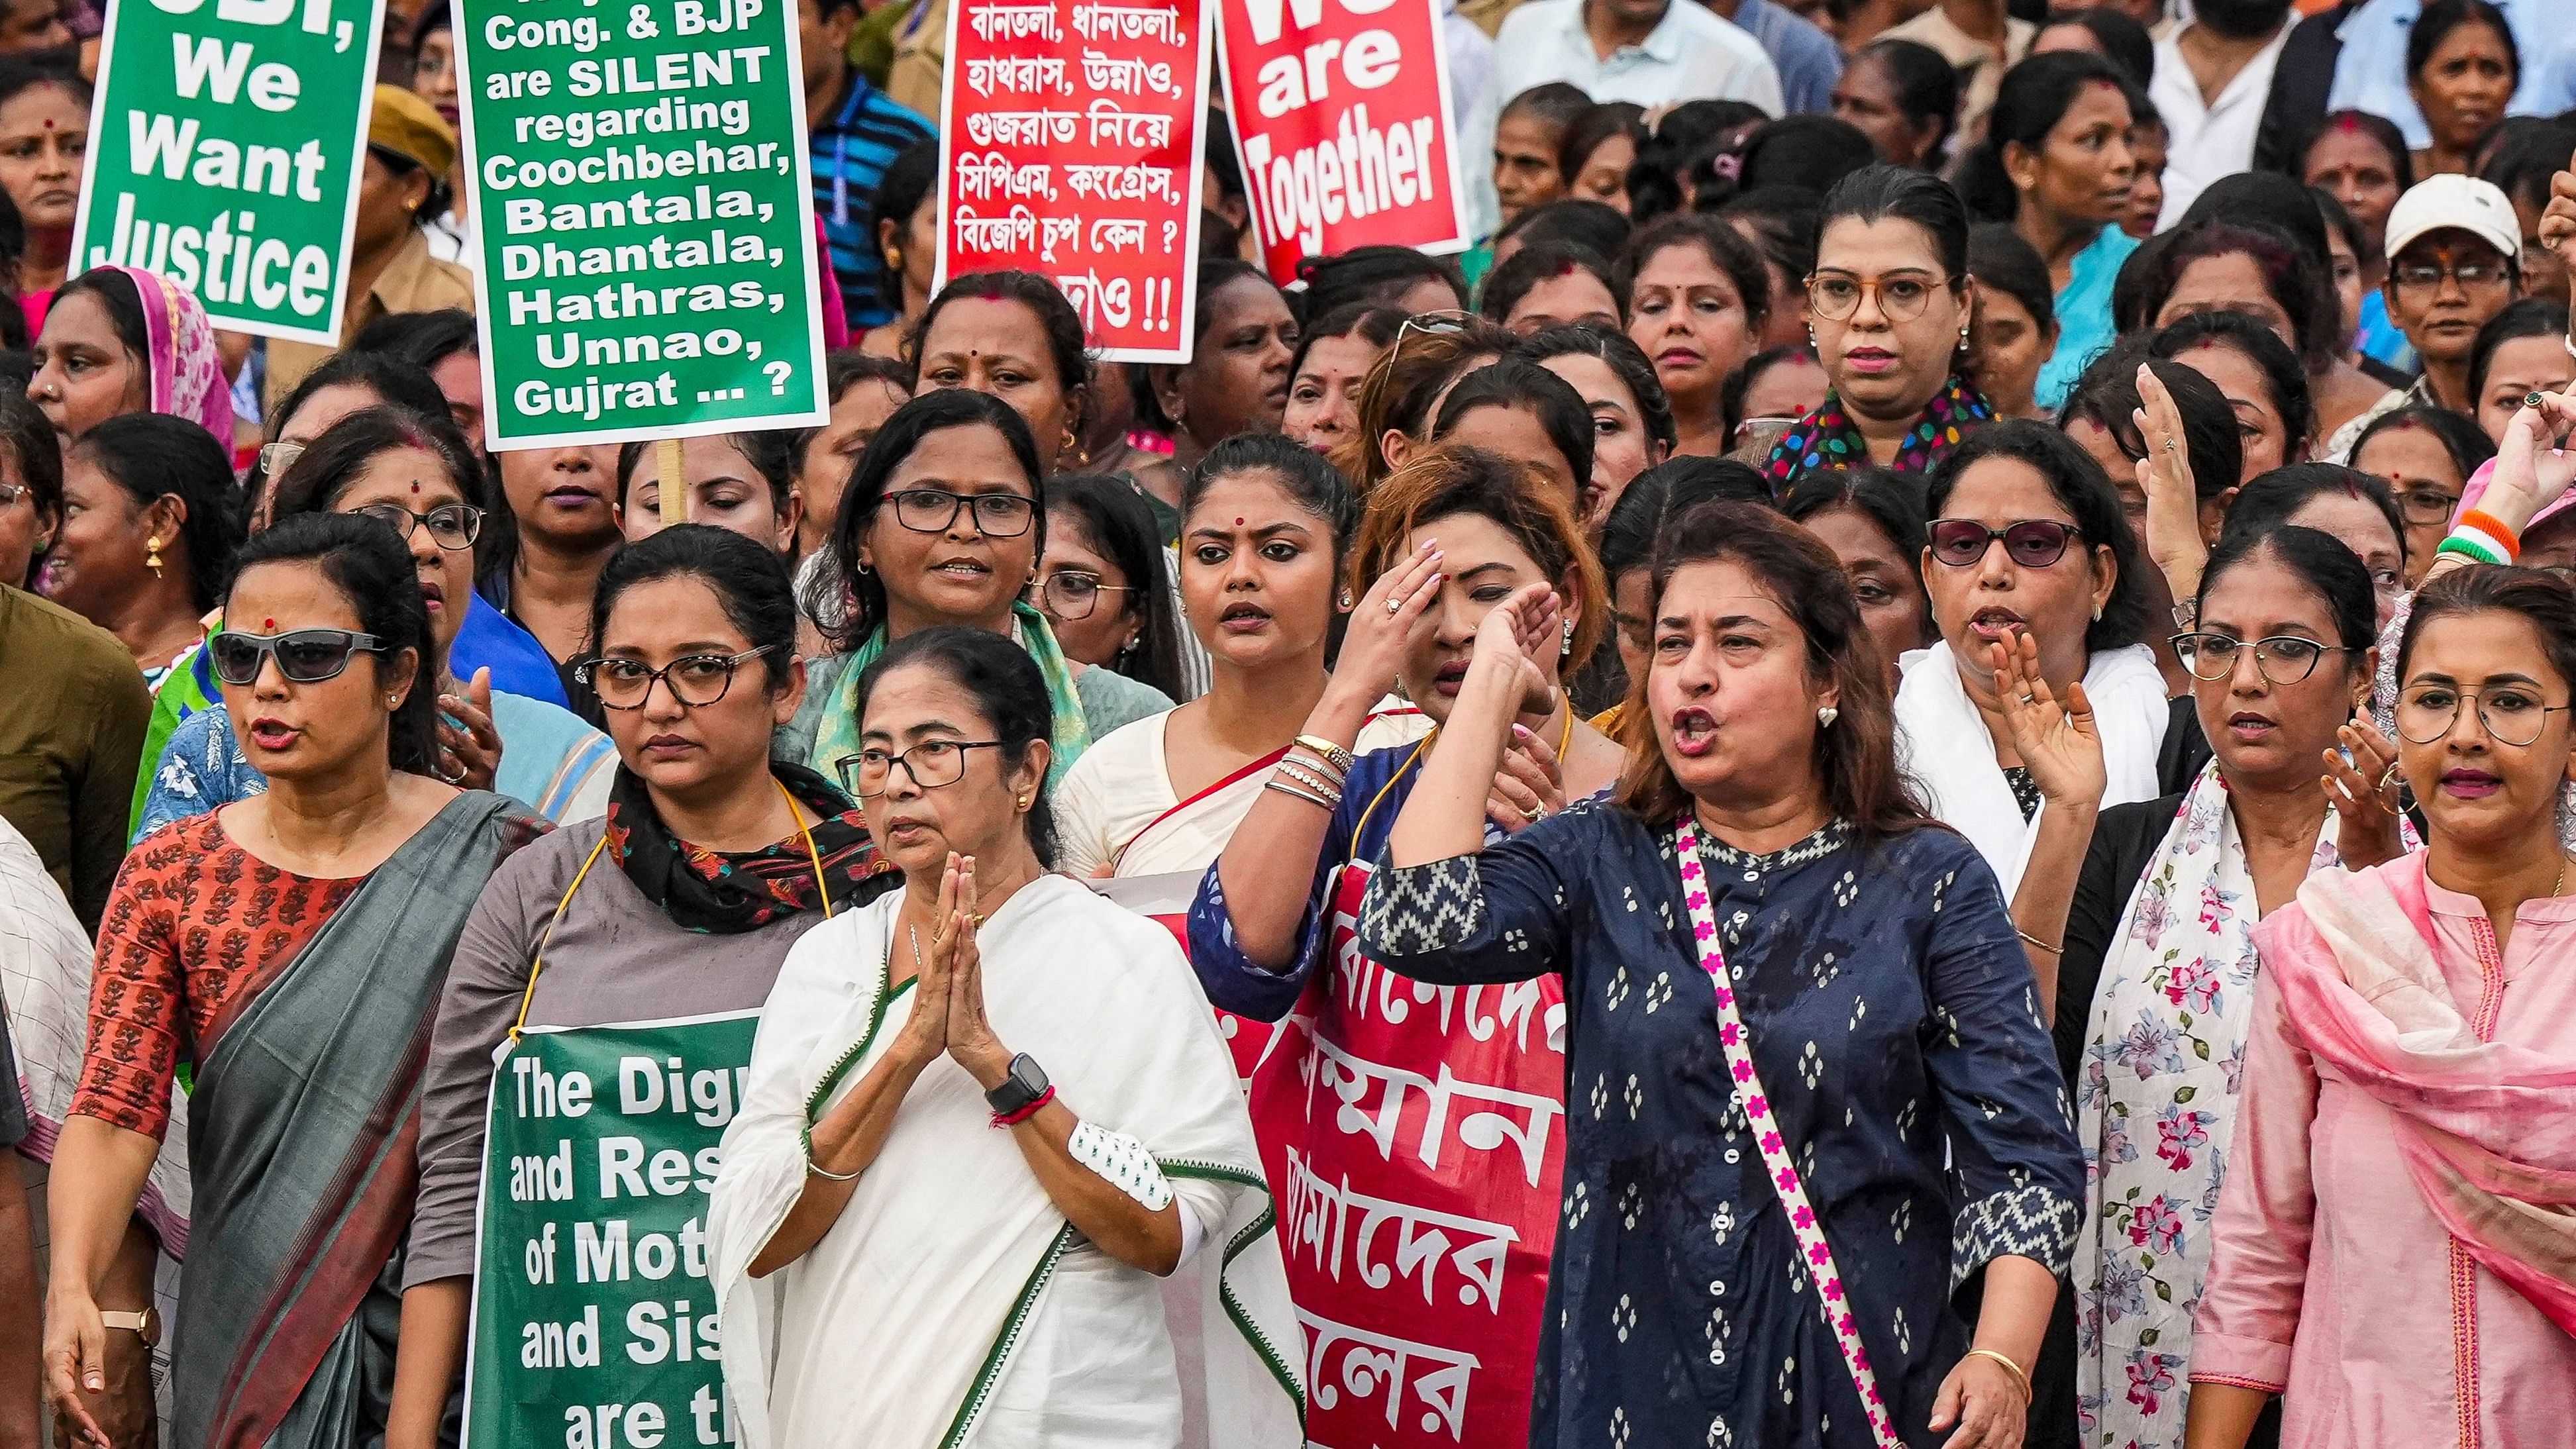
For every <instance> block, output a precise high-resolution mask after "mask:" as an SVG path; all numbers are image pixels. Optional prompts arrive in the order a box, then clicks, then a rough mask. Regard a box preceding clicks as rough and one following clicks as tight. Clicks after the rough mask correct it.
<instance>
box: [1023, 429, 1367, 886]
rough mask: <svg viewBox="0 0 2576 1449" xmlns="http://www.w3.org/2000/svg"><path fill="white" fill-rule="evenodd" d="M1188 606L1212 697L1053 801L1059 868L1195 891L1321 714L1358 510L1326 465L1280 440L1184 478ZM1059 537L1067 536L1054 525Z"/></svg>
mask: <svg viewBox="0 0 2576 1449" xmlns="http://www.w3.org/2000/svg"><path fill="white" fill-rule="evenodd" d="M1187 503H1188V507H1187V508H1186V510H1184V512H1183V514H1182V519H1181V601H1182V605H1183V612H1184V613H1185V614H1186V615H1187V616H1188V618H1189V621H1190V631H1191V632H1192V633H1193V634H1195V635H1197V636H1198V641H1199V644H1200V645H1201V647H1203V648H1205V649H1206V650H1207V652H1208V659H1209V662H1210V665H1211V674H1212V683H1211V684H1210V686H1209V689H1208V692H1207V693H1206V694H1203V695H1201V696H1199V697H1198V698H1197V699H1194V700H1191V701H1189V702H1188V703H1186V704H1183V705H1181V706H1180V707H1179V708H1177V709H1174V710H1171V711H1170V712H1168V713H1165V714H1157V715H1149V716H1147V717H1146V718H1144V719H1140V720H1138V721H1136V722H1135V723H1134V724H1131V725H1128V726H1126V727H1125V728H1123V729H1120V730H1117V731H1115V732H1114V733H1112V734H1110V735H1108V736H1106V737H1105V738H1102V739H1100V740H1098V741H1095V742H1094V743H1093V745H1092V747H1091V748H1090V749H1089V750H1088V751H1085V752H1084V754H1083V757H1082V759H1081V761H1080V762H1078V763H1077V764H1075V766H1074V767H1073V769H1072V770H1070V771H1069V772H1067V773H1066V775H1065V779H1064V784H1063V786H1062V787H1061V788H1059V789H1058V790H1057V791H1056V793H1055V801H1054V804H1055V813H1056V834H1057V837H1058V839H1059V841H1060V842H1061V847H1060V850H1059V852H1058V860H1057V865H1058V867H1059V868H1060V869H1062V870H1065V871H1069V872H1071V873H1072V874H1074V875H1112V876H1146V875H1164V874H1169V873H1171V872H1175V871H1187V872H1189V874H1190V876H1191V878H1192V879H1193V880H1195V879H1196V878H1197V877H1198V876H1199V875H1200V874H1201V873H1203V872H1205V871H1206V869H1207V868H1208V866H1209V865H1210V864H1211V863H1213V862H1214V861H1215V860H1216V858H1217V853H1218V852H1219V851H1222V850H1223V849H1225V844H1226V841H1227V840H1228V839H1230V838H1232V836H1233V834H1234V829H1235V827H1236V826H1237V825H1238V824H1240V823H1242V820H1243V817H1244V813H1245V812H1246V811H1248V810H1250V809H1251V808H1252V804H1253V802H1254V801H1255V800H1258V799H1259V798H1260V797H1261V792H1262V785H1263V782H1264V781H1265V780H1267V779H1268V778H1269V776H1270V770H1271V767H1272V766H1274V765H1276V764H1278V763H1279V761H1280V759H1281V758H1282V757H1284V756H1285V755H1286V754H1287V752H1288V747H1289V745H1290V743H1291V741H1292V740H1293V739H1294V738H1295V735H1294V731H1295V730H1296V728H1297V727H1298V724H1299V722H1301V721H1303V720H1305V719H1306V718H1307V717H1308V716H1310V715H1312V714H1313V713H1314V712H1315V705H1316V702H1317V701H1318V700H1320V699H1322V698H1323V694H1324V689H1325V683H1326V678H1327V674H1326V668H1325V661H1326V657H1327V656H1328V654H1329V653H1330V652H1331V646H1332V643H1333V640H1334V637H1335V635H1336V634H1337V633H1339V631H1340V627H1341V624H1342V621H1343V618H1344V616H1346V615H1347V614H1348V613H1349V612H1350V611H1349V610H1348V609H1346V608H1343V607H1342V606H1341V602H1340V600H1341V598H1342V597H1343V595H1342V594H1341V592H1340V578H1341V566H1342V555H1343V551H1344V550H1345V549H1347V548H1348V547H1349V545H1350V535H1351V525H1352V521H1353V517H1354V515H1355V514H1356V513H1357V511H1358V510H1357V508H1356V507H1355V506H1354V505H1353V503H1352V501H1351V492H1350V485H1349V484H1348V483H1345V482H1343V481H1342V476H1341V475H1340V474H1339V473H1336V472H1334V471H1333V466H1332V465H1331V464H1330V463H1327V462H1325V461H1324V460H1323V459H1322V458H1320V457H1317V456H1316V455H1315V454H1313V453H1311V452H1309V451H1307V450H1306V449H1304V448H1300V447H1298V446H1297V445H1296V444H1294V443H1291V442H1289V441H1288V440H1287V439H1285V438H1282V437H1278V436H1276V435H1273V434H1265V433H1251V434H1246V435H1244V436H1242V437H1238V438H1229V439H1227V440H1226V441H1224V442H1223V443H1220V444H1218V445H1217V448H1216V451H1214V452H1212V453H1210V454H1208V456H1207V457H1206V458H1204V459H1202V460H1201V461H1200V463H1199V466H1198V468H1197V470H1196V471H1195V472H1193V473H1192V474H1191V476H1190V491H1189V495H1188V498H1187ZM1057 526H1058V527H1061V524H1058V525H1057Z"/></svg>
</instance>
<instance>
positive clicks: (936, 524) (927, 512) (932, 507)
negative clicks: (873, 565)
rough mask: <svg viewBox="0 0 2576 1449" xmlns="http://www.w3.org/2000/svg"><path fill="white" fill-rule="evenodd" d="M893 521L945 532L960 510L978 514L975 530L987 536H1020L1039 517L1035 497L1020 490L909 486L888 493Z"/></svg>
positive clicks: (917, 530) (916, 528)
mask: <svg viewBox="0 0 2576 1449" xmlns="http://www.w3.org/2000/svg"><path fill="white" fill-rule="evenodd" d="M887 496H888V497H889V498H890V499H892V500H893V503H894V521H895V522H897V523H900V524H902V525H903V526H904V527H906V528H908V529H911V530H912V531H913V532H915V533H946V532H947V531H948V529H949V526H950V525H952V524H954V523H955V522H956V521H957V514H958V512H959V511H960V510H968V511H971V512H973V514H974V515H975V530H976V532H978V533H981V534H983V535H984V536H985V537H986V538H1017V537H1019V536H1020V535H1021V534H1024V533H1026V532H1028V531H1029V523H1030V521H1031V520H1032V519H1034V518H1036V517H1037V511H1038V507H1037V503H1036V501H1035V500H1034V499H1030V498H1026V497H1023V496H1022V495H1020V494H1017V493H977V494H975V495H973V496H971V497H969V496H967V495H965V494H959V493H951V492H949V491H948V490H947V489H944V488H906V489H905V490H903V491H902V492H900V493H893V494H889V495H887Z"/></svg>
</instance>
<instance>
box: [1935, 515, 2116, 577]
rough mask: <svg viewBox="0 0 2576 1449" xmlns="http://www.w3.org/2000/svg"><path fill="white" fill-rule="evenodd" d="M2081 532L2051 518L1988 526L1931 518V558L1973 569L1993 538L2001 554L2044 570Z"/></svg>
mask: <svg viewBox="0 0 2576 1449" xmlns="http://www.w3.org/2000/svg"><path fill="white" fill-rule="evenodd" d="M2082 533H2083V530H2082V529H2079V528H2077V527H2076V526H2075V525H2074V524H2071V523H2060V522H2058V521H2057V520H2055V519H2053V518H2025V519H2023V520H2021V521H2020V522H2019V523H2008V524H2006V525H2004V526H2003V527H2001V528H1988V527H1986V526H1985V525H1984V524H1982V523H1979V522H1978V521H1977V520H1975V519H1973V518H1936V519H1933V520H1932V527H1931V539H1932V558H1933V560H1934V561H1935V562H1938V563H1944V564H1948V565H1949V566H1950V567H1952V568H1954V569H1969V568H1975V567H1976V566H1977V565H1978V564H1979V563H1980V562H1982V561H1983V560H1984V559H1985V556H1986V550H1987V549H1988V548H1989V547H1991V546H1993V544H1994V541H1995V540H1996V539H2002V540H2003V542H2004V554H2005V556H2006V557H2008V558H2010V559H2011V560H2012V561H2013V562H2014V563H2017V564H2019V565H2021V566H2022V567H2023V568H2026V569H2044V568H2047V567H2048V566H2049V565H2051V564H2053V563H2055V562H2057V561H2058V560H2059V559H2061V558H2063V557H2065V556H2066V545H2067V544H2068V543H2070V542H2072V541H2074V540H2075V539H2076V538H2078V537H2080V536H2081V535H2082Z"/></svg>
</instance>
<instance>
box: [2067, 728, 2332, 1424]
mask: <svg viewBox="0 0 2576 1449" xmlns="http://www.w3.org/2000/svg"><path fill="white" fill-rule="evenodd" d="M2334 836H2335V821H2334V816H2333V814H2332V813H2331V812H2329V813H2328V815H2327V816H2326V824H2325V829H2324V832H2323V833H2322V834H2321V835H2320V836H2319V837H2318V840H2317V848H2316V854H2315V856H2314V857H2313V858H2312V859H2311V860H2310V861H2309V869H2310V870H2311V871H2317V870H2324V869H2327V868H2329V867H2333V866H2337V865H2339V864H2340V863H2341V862H2340V858H2339V857H2338V856H2337V855H2336V853H2335V848H2334ZM2255 915H2256V906H2255V901H2254V878H2253V874H2252V872H2251V871H2250V870H2249V869H2248V867H2247V865H2246V862H2245V845H2244V842H2243V841H2242V840H2241V839H2240V838H2239V837H2238V835H2237V830H2236V816H2235V813H2234V812H2233V811H2231V810H2229V809H2228V808H2227V782H2226V780H2225V779H2224V778H2222V777H2221V776H2220V775H2219V773H2218V765H2217V762H2216V761H2214V760H2213V761H2211V762H2210V763H2209V764H2208V765H2206V766H2204V767H2203V768H2202V769H2201V772H2200V776H2199V778H2198V779H2196V780H2195V781H2193V782H2192V786H2191V789H2190V791H2189V793H2187V794H2185V795H2184V796H2183V802H2182V811H2181V813H2180V814H2179V815H2177V816H2176V817H2175V819H2174V824H2173V828H2172V829H2171V830H2169V831H2167V832H2166V833H2165V838H2164V843H2163V844H2162V845H2159V846H2158V847H2157V848H2156V853H2155V855H2154V856H2153V857H2152V858H2151V859H2150V860H2149V861H2148V863H2147V873H2146V876H2145V878H2144V879H2142V880H2141V881H2140V882H2139V883H2138V888H2137V890H2136V891H2135V892H2134V893H2132V894H2131V895H2130V897H2129V904H2128V908H2127V910H2126V911H2125V912H2124V913H2123V914H2122V915H2121V917H2120V925H2119V929H2118V930H2117V932H2115V933H2114V934H2113V936H2112V938H2111V948H2110V951H2109V953H2108V955H2107V956H2106V957H2105V958H2104V960H2103V963H2102V978H2101V982H2100V984H2099V985H2098V986H2096V987H2095V988H2094V992H2093V1010H2092V1014H2091V1016H2090V1018H2089V1019H2088V1021H2087V1024H2086V1028H2085V1037H2084V1041H2085V1046H2084V1061H2083V1067H2082V1070H2081V1072H2080V1073H2079V1075H2078V1078H2077V1080H2076V1082H2075V1083H2074V1084H2073V1085H2074V1087H2075V1131H2076V1136H2077V1138H2078V1139H2079V1140H2080V1141H2081V1142H2082V1144H2083V1147H2084V1168H2085V1173H2084V1176H2085V1189H2086V1192H2085V1202H2084V1229H2083V1231H2084V1235H2085V1237H2084V1239H2082V1240H2079V1241H2078V1242H2077V1244H2076V1249H2075V1263H2074V1274H2073V1277H2074V1284H2075V1295H2076V1297H2075V1302H2076V1319H2075V1324H2076V1327H2075V1332H2076V1348H2077V1356H2076V1369H2075V1372H2076V1380H2075V1382H2076V1414H2077V1420H2078V1423H2079V1424H2080V1426H2081V1428H2082V1430H2083V1434H2084V1442H2085V1443H2087V1444H2116V1445H2121V1446H2124V1449H2126V1446H2131V1445H2134V1446H2135V1449H2180V1446H2181V1444H2182V1441H2183V1406H2184V1403H2185V1400H2186V1394H2187V1389H2186V1387H2185V1385H2186V1378H2185V1374H2186V1371H2187V1369H2188V1368H2189V1361H2190V1357H2191V1315H2192V1309H2193V1308H2194V1307H2195V1306H2196V1305H2197V1304H2198V1303H2199V1302H2200V1294H2201V1287H2202V1285H2203V1284H2204V1283H2205V1282H2206V1281H2207V1279H2208V1275H2209V1255H2210V1237H2209V1223H2210V1219H2211V1218H2212V1217H2213V1216H2215V1215H2216V1213H2217V1211H2218V1188H2219V1181H2220V1178H2221V1176H2222V1175H2223V1173H2224V1169H2225V1166H2226V1157H2227V1141H2228V1138H2229V1136H2230V1135H2231V1134H2232V1133H2233V1131H2234V1129H2235V1125H2236V1099H2237V1093H2238V1091H2239V1089H2240V1087H2241V1085H2242V1083H2243V1079H2244V1074H2245V1034H2246V1031H2247V1028H2248V1026H2249V1025H2250V1023H2251V1021H2252V1015H2253V1002H2254V976H2255V972H2256V970H2257V969H2258V967H2259V965H2260V962H2259V961H2258V959H2257V957H2256V953H2255V949H2254V937H2253V931H2254V925H2255Z"/></svg>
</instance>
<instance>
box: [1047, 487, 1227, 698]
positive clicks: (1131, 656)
mask: <svg viewBox="0 0 2576 1449" xmlns="http://www.w3.org/2000/svg"><path fill="white" fill-rule="evenodd" d="M1165 557H1166V555H1165V553H1164V551H1163V545H1162V540H1161V539H1160V538H1158V537H1157V536H1156V529H1155V527H1154V512H1153V510H1152V509H1150V508H1147V507H1146V506H1145V500H1144V498H1143V497H1142V496H1141V495H1139V494H1138V493H1137V491H1136V485H1134V484H1132V483H1130V482H1128V481H1127V480H1125V479H1123V478H1109V477H1102V476H1100V475H1098V474H1079V475H1076V476H1074V477H1070V478H1054V479H1050V480H1049V481H1048V487H1047V541H1046V550H1045V552H1044V553H1043V554H1041V555H1040V557H1039V559H1038V576H1037V577H1036V578H1034V579H1032V580H1030V582H1029V586H1028V589H1027V590H1026V592H1027V595H1028V602H1030V603H1032V604H1034V605H1036V606H1037V609H1038V612H1040V613H1042V614H1044V615H1046V616H1047V622H1048V623H1049V624H1050V625H1052V626H1053V627H1054V629H1055V635H1056V642H1057V643H1059V644H1061V645H1062V646H1063V648H1064V652H1065V657H1066V658H1068V659H1076V660H1080V661H1081V662H1082V663H1084V664H1091V665H1097V666H1099V667H1101V668H1104V669H1114V670H1116V671H1117V672H1119V673H1120V674H1123V675H1125V676H1127V677H1128V678H1129V679H1132V680H1135V681H1136V682H1137V683H1139V684H1144V685H1149V686H1151V687H1152V688H1155V689H1158V690H1160V691H1162V692H1163V693H1164V694H1167V695H1170V696H1171V697H1172V698H1174V699H1182V698H1186V697H1187V696H1188V694H1189V689H1188V686H1187V683H1186V681H1184V680H1183V678H1182V676H1181V636H1180V621H1179V619H1178V618H1177V617H1176V613H1177V611H1176V609H1175V608H1174V606H1173V595H1172V582H1171V577H1170V575H1169V574H1168V572H1167V571H1166V570H1165V568H1164V559H1165Z"/></svg>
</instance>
